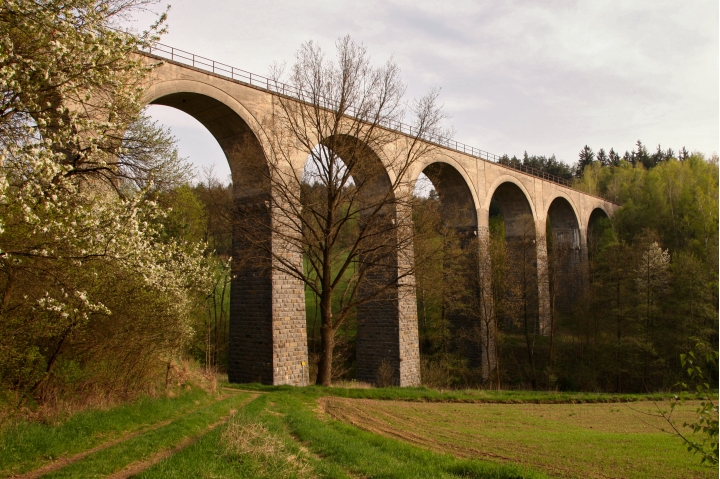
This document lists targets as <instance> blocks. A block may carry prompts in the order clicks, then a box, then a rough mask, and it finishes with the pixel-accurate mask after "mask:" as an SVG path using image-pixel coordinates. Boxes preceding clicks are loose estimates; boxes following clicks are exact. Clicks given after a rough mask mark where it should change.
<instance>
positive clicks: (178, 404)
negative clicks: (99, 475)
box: [0, 389, 213, 476]
mask: <svg viewBox="0 0 720 479" xmlns="http://www.w3.org/2000/svg"><path fill="white" fill-rule="evenodd" d="M212 399H213V398H212V397H211V396H210V395H209V394H207V393H206V392H204V391H202V390H200V389H192V390H190V391H185V392H184V393H183V394H181V395H180V396H178V397H175V398H169V397H164V398H147V397H146V398H142V399H139V400H137V401H135V402H132V403H129V404H126V405H123V406H119V407H115V408H112V409H107V410H90V411H85V412H82V413H79V414H75V415H73V416H71V417H69V418H68V419H66V420H65V421H63V422H61V423H59V424H42V423H34V422H27V421H23V422H20V423H17V424H15V425H11V426H8V427H6V428H4V429H3V430H2V431H0V475H1V476H7V475H12V474H18V473H23V472H27V471H29V470H32V469H36V468H38V467H40V466H42V465H43V464H45V463H47V462H50V461H52V460H54V459H57V458H59V457H62V456H69V455H73V454H76V453H79V452H82V451H85V450H87V449H90V448H92V447H94V446H97V445H98V444H101V443H104V442H107V441H111V440H113V439H116V438H119V437H121V436H123V435H125V434H128V433H131V432H133V431H137V430H139V429H142V428H145V427H148V426H151V425H153V424H157V423H160V422H163V421H166V420H169V419H172V418H174V417H178V416H179V415H182V414H185V413H186V412H188V411H190V410H192V409H195V408H198V407H200V406H202V405H204V404H207V403H209V402H210V401H212Z"/></svg>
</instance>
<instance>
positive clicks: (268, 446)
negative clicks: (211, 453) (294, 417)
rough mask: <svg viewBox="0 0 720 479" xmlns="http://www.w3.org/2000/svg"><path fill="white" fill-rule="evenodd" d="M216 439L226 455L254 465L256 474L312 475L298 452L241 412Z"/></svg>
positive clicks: (268, 475) (270, 475)
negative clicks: (219, 438) (288, 447)
mask: <svg viewBox="0 0 720 479" xmlns="http://www.w3.org/2000/svg"><path fill="white" fill-rule="evenodd" d="M220 442H221V444H222V447H223V455H224V456H225V457H226V458H228V459H230V460H236V461H239V462H243V463H246V465H248V466H250V467H252V466H257V467H256V471H255V472H256V474H257V477H297V478H305V477H314V476H313V474H312V469H311V468H310V466H309V465H308V464H307V461H306V459H305V458H304V457H303V456H302V454H293V453H291V452H290V451H288V450H287V448H286V446H285V444H284V443H283V441H282V440H281V439H280V438H279V437H278V436H277V435H276V434H274V433H273V432H272V431H270V430H269V429H268V427H267V426H265V425H264V424H262V423H260V422H258V421H257V419H255V420H253V419H251V418H249V417H248V416H247V415H246V414H244V413H239V414H236V415H235V416H234V417H233V418H232V419H231V420H230V421H229V422H228V426H227V428H226V429H225V432H223V435H222V439H221V441H220Z"/></svg>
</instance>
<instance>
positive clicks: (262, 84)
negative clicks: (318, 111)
mask: <svg viewBox="0 0 720 479" xmlns="http://www.w3.org/2000/svg"><path fill="white" fill-rule="evenodd" d="M143 55H144V59H145V60H146V61H148V62H151V63H158V61H162V64H161V65H159V66H158V67H157V68H156V69H155V70H154V71H153V74H152V75H151V78H150V80H149V82H148V85H147V88H146V91H145V97H144V101H145V103H146V104H157V105H166V106H170V107H174V108H177V109H179V110H181V111H183V112H185V113H187V114H189V115H191V116H192V117H194V118H195V119H196V120H198V121H199V122H200V123H202V124H203V125H204V126H205V127H206V128H207V129H208V130H209V131H210V133H211V134H212V135H213V136H214V137H215V139H216V140H217V141H218V143H219V144H220V146H221V148H222V149H223V151H224V152H225V155H226V157H227V160H228V162H229V165H230V169H231V172H232V178H233V184H234V189H235V195H236V204H238V205H239V209H240V210H243V211H247V212H253V211H254V212H255V213H252V214H256V215H266V218H264V220H265V221H272V215H271V212H268V211H267V210H268V209H267V208H263V207H262V205H263V203H264V204H269V203H267V201H266V200H265V199H266V198H267V195H268V194H270V193H268V192H267V191H263V188H262V185H261V183H262V182H261V181H259V180H258V178H255V177H254V174H253V169H252V168H251V166H253V164H255V165H257V164H259V163H262V162H264V161H266V160H265V154H264V146H263V145H264V144H265V142H266V138H267V134H266V132H264V130H263V124H264V123H265V122H264V118H265V117H266V116H267V115H269V114H270V113H271V111H272V103H271V100H272V96H273V95H277V93H278V92H277V88H278V87H277V85H273V84H272V83H271V82H270V81H269V80H267V79H265V78H263V77H261V76H257V75H253V74H250V73H248V72H245V71H242V70H239V69H236V68H233V67H230V66H227V65H224V64H220V63H216V62H214V61H212V60H208V59H206V58H202V57H199V56H195V55H192V54H189V53H187V52H183V51H180V50H176V49H172V48H170V47H166V46H163V45H159V44H158V45H154V46H153V48H152V49H149V51H147V52H144V53H143ZM280 93H282V92H280ZM438 146H439V147H438V148H435V149H434V150H433V153H432V154H431V155H429V156H428V157H427V158H424V160H423V162H422V163H421V164H418V165H417V166H416V167H415V168H414V169H413V170H412V171H411V172H410V173H409V175H410V176H411V178H409V180H410V181H411V182H414V181H415V180H416V179H417V178H418V176H419V175H420V174H421V173H423V172H424V173H425V174H426V175H427V176H428V178H430V180H431V181H432V183H433V186H434V188H435V189H436V191H437V192H438V195H439V197H440V201H441V207H442V211H443V213H444V214H445V213H446V212H447V218H448V221H449V222H452V223H453V224H450V226H455V227H457V228H459V229H461V230H463V231H466V232H468V233H469V234H471V235H478V236H479V237H480V238H487V236H488V227H489V218H490V209H491V202H493V201H494V202H495V203H494V204H495V205H497V206H499V208H500V210H501V211H502V215H503V217H504V222H505V236H506V241H507V245H508V249H509V255H510V256H512V255H513V254H517V252H518V249H519V248H523V247H526V246H523V244H524V245H527V244H528V239H529V240H530V242H531V244H532V245H533V248H532V249H533V251H532V255H533V258H532V259H533V260H534V261H532V267H533V269H534V271H533V276H534V281H535V283H536V285H537V288H536V291H537V296H536V304H537V317H538V318H539V327H540V331H541V334H542V333H546V332H547V328H548V324H549V317H550V293H549V290H550V289H549V283H548V264H547V257H548V251H547V241H546V230H547V228H546V227H547V224H548V221H549V222H550V225H551V228H552V236H553V237H552V241H553V243H554V244H562V245H565V246H566V247H567V248H566V250H567V251H568V252H569V253H568V255H567V256H566V258H565V259H564V260H563V261H565V267H567V268H570V269H574V270H576V271H578V272H579V273H578V274H579V275H580V276H582V265H583V264H584V263H585V262H586V260H587V254H588V251H587V241H588V228H589V227H591V225H592V223H593V222H594V221H595V220H596V219H598V218H600V217H610V216H612V214H613V212H614V210H615V208H617V205H614V204H613V203H611V202H608V201H606V200H604V199H602V198H598V197H595V196H592V195H588V194H585V193H582V192H580V191H577V190H574V189H572V188H571V187H570V186H569V185H568V184H567V183H565V182H563V181H562V180H560V179H558V178H553V177H550V176H548V175H543V174H539V173H537V172H532V171H523V170H518V169H514V168H511V167H509V166H504V165H501V164H499V163H497V157H495V156H494V155H491V154H488V153H487V152H484V151H481V150H477V149H475V148H472V147H469V146H467V145H462V144H460V143H456V142H454V141H452V142H447V141H443V142H441V143H440V144H439V145H438ZM377 153H378V156H379V157H380V158H383V154H382V152H377ZM303 166H304V158H298V164H297V165H295V167H297V168H299V169H300V170H302V168H303ZM388 174H391V173H390V172H388ZM528 219H530V221H528ZM528 223H530V226H529V227H528ZM236 236H237V235H236V234H234V235H233V249H234V251H237V250H238V248H239V245H237V244H236V243H237V242H239V241H240V240H239V239H238V238H237V237H236ZM268 241H270V242H272V243H271V244H272V248H276V244H275V242H274V238H268ZM278 247H279V246H278ZM298 256H299V255H298ZM295 260H296V261H302V258H301V257H297V258H295ZM267 261H268V262H269V263H268V264H270V263H271V262H272V260H271V259H270V258H267ZM233 275H234V279H233V282H232V286H231V313H230V316H231V319H230V361H229V379H230V381H232V382H255V381H260V382H263V383H267V384H290V385H305V384H307V382H308V368H307V366H306V365H307V360H308V351H307V333H306V318H305V295H304V288H303V285H302V283H300V282H299V281H298V280H296V279H294V278H291V277H289V276H287V275H285V274H282V273H280V272H278V271H277V270H276V269H274V268H272V267H270V268H260V267H257V266H253V265H248V264H245V265H243V263H242V262H241V261H240V262H233ZM580 276H578V278H580ZM567 283H568V284H564V285H560V286H561V291H560V295H561V296H563V297H564V298H565V300H566V301H570V302H572V295H573V293H574V286H575V285H574V284H573V283H574V281H569V282H567ZM408 288H409V289H408ZM408 292H409V294H403V295H402V297H400V296H399V295H398V297H396V298H395V301H394V303H393V304H394V306H393V307H392V308H389V309H388V308H385V310H383V311H375V312H369V313H368V314H367V315H366V317H365V318H361V317H360V316H361V313H359V317H358V338H357V352H356V355H357V379H358V380H363V381H369V382H374V380H375V375H376V374H377V371H378V368H379V366H380V364H381V362H382V361H383V360H384V361H386V362H388V363H389V364H391V365H392V367H393V368H394V370H395V375H396V382H397V383H398V384H399V385H400V386H412V385H418V384H419V383H420V354H419V342H418V325H417V309H416V302H415V292H414V287H413V286H412V284H410V285H409V286H408V287H406V293H408ZM483 367H484V369H485V370H487V367H488V366H487V364H484V365H483Z"/></svg>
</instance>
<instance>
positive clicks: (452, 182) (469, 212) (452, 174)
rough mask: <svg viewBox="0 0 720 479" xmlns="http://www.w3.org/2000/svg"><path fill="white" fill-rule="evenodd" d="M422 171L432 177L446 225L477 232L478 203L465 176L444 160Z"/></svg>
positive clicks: (431, 164) (431, 180)
mask: <svg viewBox="0 0 720 479" xmlns="http://www.w3.org/2000/svg"><path fill="white" fill-rule="evenodd" d="M422 173H424V174H425V175H426V176H427V177H428V178H429V179H430V182H431V183H432V184H433V187H434V188H435V191H436V192H437V194H438V196H439V199H440V205H441V208H442V215H443V220H444V221H445V224H446V226H449V227H455V228H458V229H463V230H466V231H467V232H468V233H472V232H475V233H477V226H478V217H477V207H476V205H477V203H476V201H475V197H474V195H473V193H472V189H471V188H470V185H469V183H468V181H467V179H466V178H465V176H464V175H462V173H461V172H460V171H459V170H458V169H457V168H456V167H454V166H453V165H451V164H449V163H445V162H442V161H436V162H433V163H430V164H429V165H427V166H426V167H425V169H423V171H422Z"/></svg>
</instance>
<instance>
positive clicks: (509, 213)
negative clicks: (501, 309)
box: [493, 182, 539, 330]
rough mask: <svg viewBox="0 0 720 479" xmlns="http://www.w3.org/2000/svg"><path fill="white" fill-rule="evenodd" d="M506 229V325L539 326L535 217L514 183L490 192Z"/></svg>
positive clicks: (500, 186)
mask: <svg viewBox="0 0 720 479" xmlns="http://www.w3.org/2000/svg"><path fill="white" fill-rule="evenodd" d="M493 200H494V201H495V202H496V203H497V205H498V206H499V208H500V211H501V214H502V218H503V224H504V228H505V244H506V250H507V258H506V265H507V270H506V271H507V272H506V292H505V301H506V304H507V307H506V308H505V318H503V319H504V320H505V322H506V323H507V324H508V326H517V325H520V324H524V323H525V322H527V323H528V324H529V325H530V327H531V328H533V330H537V328H538V327H539V323H538V321H539V298H538V255H537V246H538V245H537V237H536V226H535V218H534V217H533V212H532V208H531V207H530V202H529V200H528V198H527V197H526V196H525V193H524V192H523V190H521V189H520V188H519V187H518V186H517V185H516V184H514V183H510V182H506V183H502V184H500V185H499V186H498V187H497V188H496V189H495V192H494V193H493Z"/></svg>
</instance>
